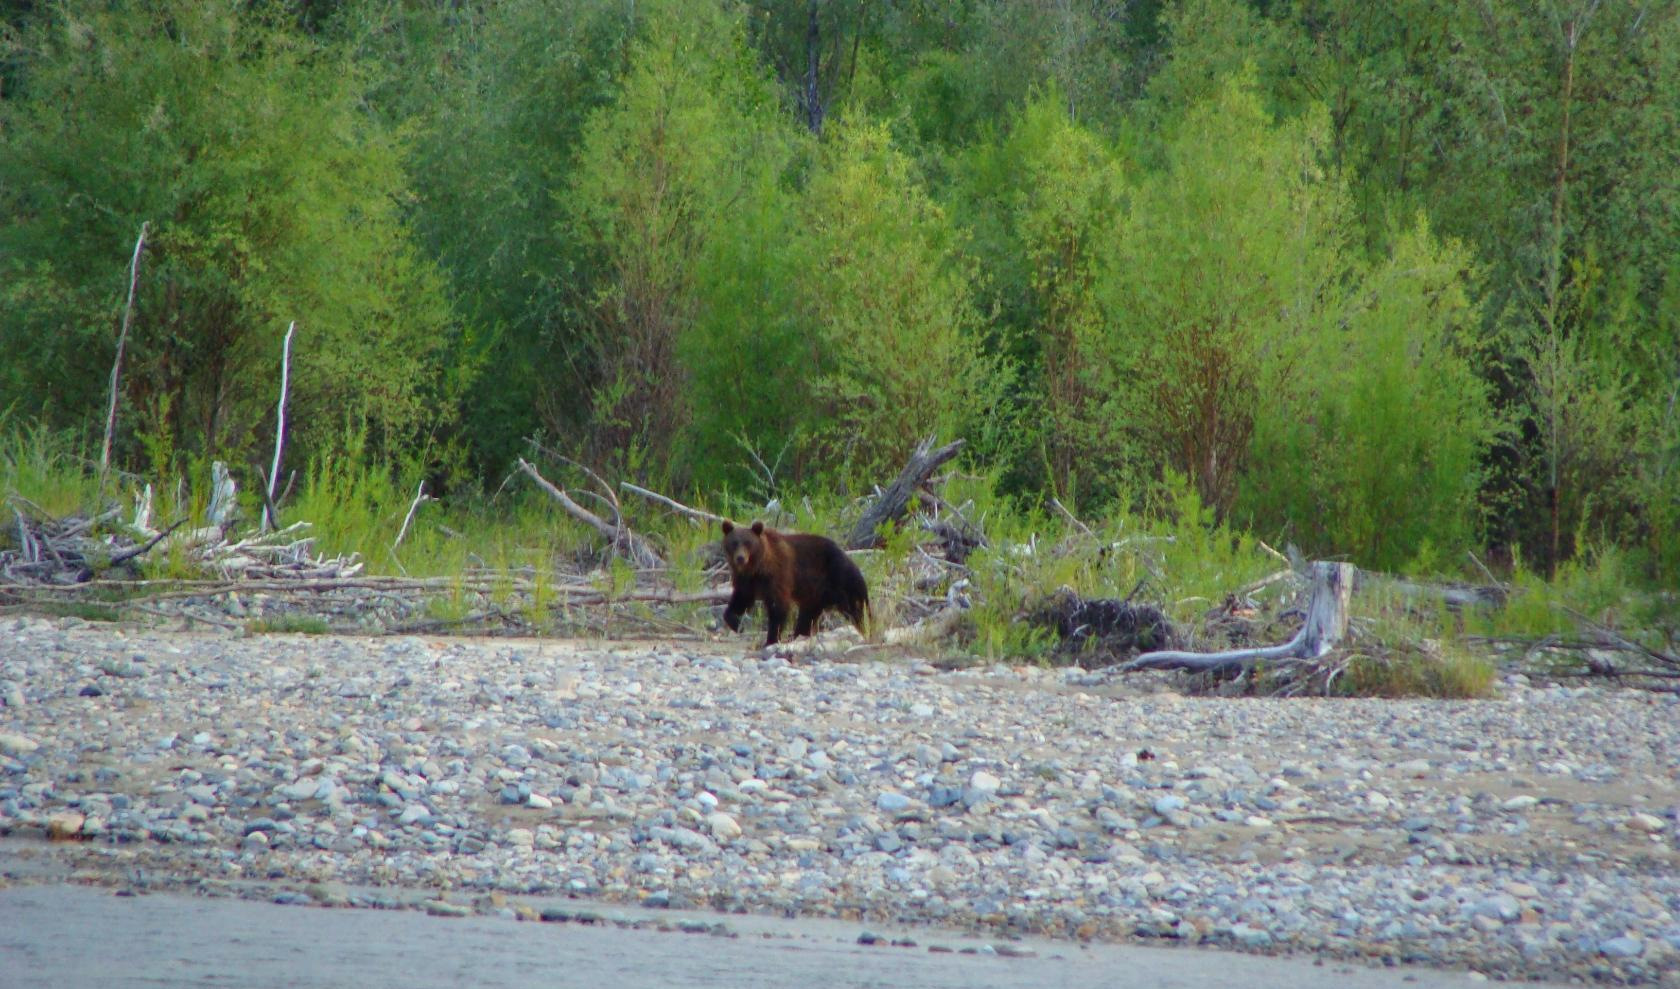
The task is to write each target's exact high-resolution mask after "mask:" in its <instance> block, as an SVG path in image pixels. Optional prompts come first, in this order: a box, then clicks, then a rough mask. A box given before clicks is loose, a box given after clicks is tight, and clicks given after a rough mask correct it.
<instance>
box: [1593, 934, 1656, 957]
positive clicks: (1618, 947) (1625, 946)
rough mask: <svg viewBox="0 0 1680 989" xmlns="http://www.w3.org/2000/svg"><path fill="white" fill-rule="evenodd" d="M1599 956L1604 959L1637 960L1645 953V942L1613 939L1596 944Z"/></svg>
mask: <svg viewBox="0 0 1680 989" xmlns="http://www.w3.org/2000/svg"><path fill="white" fill-rule="evenodd" d="M1598 951H1599V954H1601V955H1603V956H1604V957H1606V958H1638V957H1639V956H1640V955H1642V954H1644V953H1645V942H1644V941H1641V940H1640V939H1638V938H1636V937H1628V936H1626V935H1624V936H1622V937H1613V938H1610V939H1608V940H1605V941H1600V942H1599V943H1598Z"/></svg>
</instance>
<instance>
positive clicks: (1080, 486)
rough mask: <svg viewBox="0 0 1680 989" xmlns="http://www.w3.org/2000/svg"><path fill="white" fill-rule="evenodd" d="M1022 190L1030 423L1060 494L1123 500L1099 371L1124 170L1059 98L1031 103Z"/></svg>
mask: <svg viewBox="0 0 1680 989" xmlns="http://www.w3.org/2000/svg"><path fill="white" fill-rule="evenodd" d="M1005 153H1006V154H1007V155H1008V156H1009V157H1010V158H1012V159H1013V160H1014V161H1015V162H1016V163H1017V172H1016V174H1017V175H1018V180H1019V185H1018V186H1017V187H1016V188H1015V189H1014V190H1013V192H1012V195H1011V199H1010V206H1011V210H1010V214H1009V215H1010V216H1011V218H1012V220H1013V223H1014V227H1015V232H1016V237H1017V240H1018V244H1017V249H1018V251H1019V253H1020V255H1021V258H1022V260H1023V261H1024V262H1025V266H1026V269H1027V298H1028V299H1029V300H1030V309H1029V312H1030V316H1029V318H1028V320H1027V321H1026V325H1025V326H1024V327H1023V329H1024V330H1025V332H1026V334H1027V335H1028V337H1029V338H1030V341H1031V343H1030V344H1029V346H1028V347H1026V348H1017V352H1020V351H1021V350H1023V349H1024V350H1025V353H1024V354H1023V355H1022V356H1023V357H1024V358H1025V359H1026V360H1027V363H1026V364H1025V365H1024V367H1023V372H1024V374H1025V375H1027V376H1030V381H1031V383H1032V386H1033V389H1034V393H1035V394H1034V396H1033V397H1034V399H1035V401H1034V404H1035V405H1038V406H1039V407H1040V408H1041V410H1042V415H1039V416H1033V417H1030V418H1029V419H1028V420H1027V421H1028V422H1029V423H1032V424H1033V427H1032V431H1033V432H1034V433H1035V434H1036V435H1035V436H1034V440H1035V443H1034V445H1035V446H1036V447H1037V448H1038V449H1039V450H1040V451H1041V453H1042V456H1043V457H1044V460H1045V462H1046V466H1047V468H1048V472H1049V481H1050V486H1051V489H1052V490H1053V491H1055V492H1057V493H1058V494H1060V495H1061V496H1062V497H1064V498H1070V497H1072V496H1073V495H1074V494H1075V493H1078V494H1087V493H1098V494H1110V495H1111V494H1113V492H1112V491H1106V492H1105V491H1104V490H1103V487H1102V485H1103V484H1105V483H1107V482H1111V481H1112V480H1113V479H1114V478H1113V472H1114V470H1115V468H1117V467H1118V466H1119V462H1120V459H1121V449H1120V447H1119V445H1118V444H1119V443H1120V441H1121V440H1122V435H1121V434H1120V433H1119V431H1117V430H1115V429H1113V427H1112V424H1111V423H1107V422H1105V421H1104V417H1103V414H1102V404H1103V403H1102V392H1101V390H1100V389H1101V388H1102V385H1103V383H1104V382H1103V381H1102V380H1101V376H1100V375H1099V374H1098V373H1097V371H1096V367H1098V366H1100V365H1101V364H1102V363H1103V361H1104V358H1103V355H1102V353H1101V350H1102V348H1103V346H1104V341H1103V340H1102V337H1103V333H1104V326H1103V324H1104V313H1103V312H1102V310H1101V307H1100V305H1099V303H1098V299H1097V294H1096V281H1097V277H1098V274H1099V271H1100V267H1101V265H1102V263H1103V262H1104V261H1105V260H1106V257H1107V252H1108V251H1109V250H1110V248H1111V246H1112V236H1111V233H1112V231H1111V229H1110V224H1111V223H1112V219H1113V216H1114V214H1115V212H1116V211H1117V210H1118V208H1119V194H1120V169H1119V165H1118V163H1117V162H1116V161H1115V160H1114V159H1113V158H1112V156H1111V155H1110V153H1109V151H1108V149H1107V148H1106V147H1105V146H1104V144H1103V142H1102V141H1101V140H1100V139H1099V138H1098V137H1097V136H1096V135H1094V134H1093V133H1091V132H1090V131H1088V130H1086V129H1084V128H1082V127H1080V126H1079V125H1077V124H1075V123H1073V122H1072V121H1071V120H1070V119H1069V117H1068V112H1067V104H1066V102H1065V101H1063V100H1062V99H1060V98H1059V96H1058V95H1057V94H1055V93H1054V92H1053V91H1051V92H1050V93H1047V94H1046V95H1045V96H1042V97H1039V98H1036V99H1034V100H1032V101H1031V102H1029V103H1028V104H1027V106H1026V108H1025V109H1024V110H1023V111H1022V114H1021V117H1020V119H1019V121H1018V122H1017V124H1016V126H1015V128H1014V130H1013V131H1012V132H1011V134H1010V136H1009V139H1008V141H1007V142H1006V151H1005Z"/></svg>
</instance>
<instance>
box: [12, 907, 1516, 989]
mask: <svg viewBox="0 0 1680 989" xmlns="http://www.w3.org/2000/svg"><path fill="white" fill-rule="evenodd" d="M693 916H701V917H707V918H709V919H710V920H712V921H714V922H715V921H722V922H724V923H726V924H727V925H728V927H729V930H730V931H731V933H732V935H733V936H718V935H715V934H685V933H679V932H676V931H669V932H667V931H660V930H653V929H634V928H619V927H615V926H610V925H600V926H579V925H575V924H563V925H562V924H542V923H520V922H516V921H512V920H503V919H499V918H494V917H463V918H445V917H432V916H427V915H425V914H422V913H419V912H417V911H413V910H343V909H323V908H319V907H302V906H281V905H277V904H272V903H261V902H251V901H245V900H235V899H207V898H195V897H188V896H181V895H175V894H162V893H153V894H147V895H141V896H118V895H115V894H114V893H113V892H112V891H111V890H109V889H103V888H92V887H78V886H66V885H42V886H15V887H11V888H8V889H0V987H4V989H12V987H17V989H23V987H41V989H48V987H65V989H80V987H92V986H99V987H127V986H183V987H190V986H240V987H251V989H255V987H266V986H275V987H279V986H287V987H313V986H356V987H361V989H381V987H392V989H397V987H403V989H423V987H430V986H437V987H440V989H441V987H456V986H469V985H470V986H479V987H487V989H488V987H503V986H506V987H509V989H513V987H518V989H530V987H532V986H539V985H540V986H580V987H581V986H590V987H593V986H610V987H613V989H655V987H670V986H717V987H735V989H755V987H764V989H772V987H774V989H782V987H793V986H848V987H866V986H867V987H875V986H879V987H888V986H891V987H893V989H964V987H968V989H1006V987H1047V989H1056V987H1061V989H1086V987H1089V989H1098V987H1105V989H1106V987H1113V986H1118V985H1123V986H1126V987H1128V989H1168V987H1180V986H1183V987H1189V986H1244V987H1279V989H1321V987H1322V989H1331V987H1335V989H1385V987H1400V986H1408V987H1418V986H1431V985H1441V986H1453V985H1465V984H1469V983H1470V976H1469V975H1468V974H1466V973H1461V972H1445V971H1429V970H1421V969H1415V968H1411V969H1370V968H1362V967H1358V966H1351V965H1347V964H1342V963H1332V962H1325V963H1318V962H1314V961H1312V960H1310V959H1288V958H1261V957H1251V956H1243V955H1234V954H1231V953H1228V952H1215V951H1200V950H1194V949H1172V948H1148V947H1131V946H1117V945H1095V946H1091V947H1079V946H1077V945H1072V944H1068V943H1066V942H1049V941H1043V942H1039V941H1022V942H1009V945H1008V948H1007V949H1006V950H1015V951H1023V950H1024V951H1032V952H1035V953H1036V956H1035V957H1002V956H998V955H995V954H980V953H976V954H963V953H961V952H962V951H963V949H971V950H976V951H981V952H984V951H987V950H989V949H988V948H987V944H988V942H985V941H978V940H973V939H967V938H963V937H961V936H957V935H952V936H950V937H943V936H940V935H938V934H930V932H928V931H926V930H920V929H918V930H916V931H913V932H895V931H890V930H878V931H877V933H880V934H882V935H883V936H885V937H889V938H890V937H896V936H901V935H903V936H908V937H912V938H914V939H915V940H916V941H917V946H916V947H887V946H885V945H876V946H865V945H861V944H858V943H857V934H856V931H857V930H858V928H857V926H856V925H847V924H844V923H838V922H823V921H816V922H813V921H806V920H798V921H778V920H771V919H765V918H758V917H751V918H749V917H735V916H727V917H718V916H711V915H702V914H695V915H693ZM672 920H673V923H675V922H676V918H674V917H673V918H672ZM930 945H938V946H940V947H941V948H949V949H952V950H951V952H950V953H943V952H940V953H934V952H930V951H929V950H928V947H929V946H930ZM1529 985H1536V986H1538V985H1541V984H1539V983H1529Z"/></svg>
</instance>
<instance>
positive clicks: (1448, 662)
mask: <svg viewBox="0 0 1680 989" xmlns="http://www.w3.org/2000/svg"><path fill="white" fill-rule="evenodd" d="M1494 673H1495V670H1494V667H1493V664H1492V663H1491V662H1489V661H1488V660H1487V659H1485V658H1482V657H1478V656H1471V655H1469V654H1467V653H1465V652H1463V651H1461V650H1458V649H1448V650H1446V651H1443V652H1436V651H1431V650H1428V649H1418V648H1406V649H1403V650H1399V651H1397V652H1394V653H1392V654H1388V655H1382V656H1375V655H1360V656H1355V657H1354V658H1353V659H1351V660H1350V661H1349V662H1348V667H1347V672H1346V673H1344V674H1343V675H1342V676H1340V677H1338V678H1337V679H1336V682H1335V690H1336V692H1337V693H1339V694H1342V695H1344V696H1351V697H1436V698H1442V699H1447V700H1472V699H1476V698H1483V697H1491V696H1492V695H1493V680H1494Z"/></svg>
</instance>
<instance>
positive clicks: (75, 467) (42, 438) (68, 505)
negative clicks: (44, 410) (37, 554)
mask: <svg viewBox="0 0 1680 989" xmlns="http://www.w3.org/2000/svg"><path fill="white" fill-rule="evenodd" d="M14 495H15V496H17V497H19V498H24V499H27V500H28V502H29V503H30V504H31V505H33V506H34V507H35V508H38V509H39V510H40V511H42V512H45V513H46V514H47V515H49V516H52V517H55V518H62V517H64V516H68V515H75V514H77V513H79V512H87V511H90V510H91V509H92V508H93V506H94V505H96V504H97V503H98V501H99V473H98V470H97V468H96V467H95V466H94V465H93V464H92V462H91V461H89V460H87V459H86V458H84V457H83V456H82V452H81V447H80V444H79V443H78V441H77V439H76V437H75V436H74V435H72V434H70V433H65V432H55V431H53V430H51V429H49V428H47V426H46V425H45V424H43V423H39V422H36V423H23V424H17V423H14V422H12V421H11V417H10V416H8V415H5V414H0V499H3V498H9V497H12V496H14Z"/></svg>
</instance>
